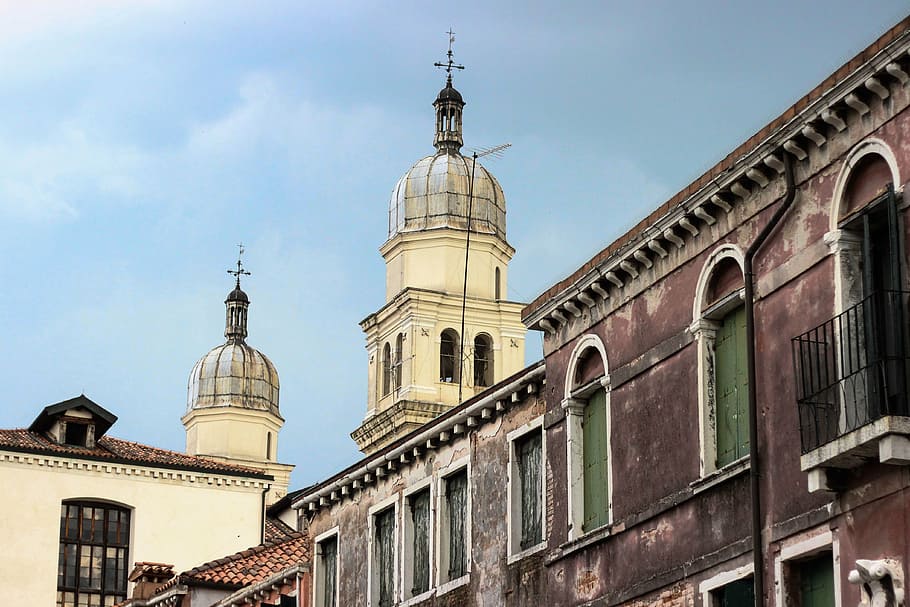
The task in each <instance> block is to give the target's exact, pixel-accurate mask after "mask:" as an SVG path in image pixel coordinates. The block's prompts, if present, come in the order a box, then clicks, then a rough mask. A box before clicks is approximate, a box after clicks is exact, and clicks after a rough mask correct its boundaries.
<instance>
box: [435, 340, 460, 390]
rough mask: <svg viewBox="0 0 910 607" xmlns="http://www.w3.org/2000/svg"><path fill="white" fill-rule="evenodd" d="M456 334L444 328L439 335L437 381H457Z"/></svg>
mask: <svg viewBox="0 0 910 607" xmlns="http://www.w3.org/2000/svg"><path fill="white" fill-rule="evenodd" d="M457 351H458V334H457V333H455V331H453V330H452V329H446V330H445V331H443V332H442V334H441V335H440V336H439V381H441V382H445V383H453V382H457V381H458V362H459V360H458V356H457V354H456V352H457Z"/></svg>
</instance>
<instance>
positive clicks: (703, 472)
mask: <svg viewBox="0 0 910 607" xmlns="http://www.w3.org/2000/svg"><path fill="white" fill-rule="evenodd" d="M727 259H732V260H733V261H735V262H736V264H737V265H738V266H739V270H740V272H741V273H742V275H743V285H744V286H742V287H740V288H739V289H736V290H735V291H732V292H731V293H728V294H727V295H725V296H723V297H721V298H720V299H719V300H718V301H716V302H713V303H710V305H708V304H709V302H707V301H706V300H707V295H708V288H709V286H710V284H711V280H712V279H713V278H714V275H715V270H716V269H717V268H718V266H719V265H720V263H721V262H722V261H724V260H727ZM744 266H745V257H744V254H743V252H742V249H740V248H739V247H738V246H737V245H734V244H729V243H727V244H722V245H720V246H719V247H717V248H716V249H714V251H712V252H711V254H710V255H709V256H708V259H707V260H706V261H705V264H704V265H703V266H702V269H701V274H700V275H699V277H698V282H697V284H696V287H695V297H694V300H693V302H692V324H690V325H689V332H690V333H691V334H692V336H693V339H694V341H695V344H696V350H697V357H698V413H699V414H698V443H699V474H700V476H701V478H705V477H709V476H711V475H714V474H715V473H719V472H722V471H731V473H732V472H736V471H739V469H740V468H741V466H742V465H743V464H744V462H747V461H748V457H749V456H748V454H746V455H745V456H744V457H740V458H738V459H736V460H734V461H732V462H729V463H727V464H725V465H724V466H722V467H718V466H717V417H716V412H717V402H716V397H715V379H716V369H715V362H716V360H715V350H714V345H715V341H716V339H717V331H718V329H719V328H720V323H719V322H718V321H719V320H721V319H723V318H724V316H725V315H726V314H728V313H729V312H731V311H733V310H735V309H736V308H738V307H739V306H744V305H748V302H746V301H745V271H744ZM747 347H748V346H747ZM747 417H748V415H747ZM749 422H750V420H748V419H747V420H746V423H747V424H748V423H749ZM746 431H747V432H748V426H747V427H746Z"/></svg>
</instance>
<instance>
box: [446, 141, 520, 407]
mask: <svg viewBox="0 0 910 607" xmlns="http://www.w3.org/2000/svg"><path fill="white" fill-rule="evenodd" d="M510 147H512V144H511V143H503V144H500V145H497V146H494V147H491V148H480V149H477V150H475V151H474V152H473V153H472V154H471V180H470V181H469V182H468V183H469V184H470V185H469V186H468V229H467V236H465V242H464V286H463V287H462V291H461V333H460V337H459V339H460V340H461V360H460V361H459V362H458V402H459V404H460V403H461V391H462V387H463V386H464V360H465V358H466V357H467V354H466V352H465V347H464V316H465V308H466V307H467V305H468V253H469V252H470V250H471V214H472V213H473V211H474V174H475V171H474V169H475V168H476V167H477V159H478V158H483V157H484V156H493V157H494V158H500V157H501V156H502V153H503V152H505V151H506V150H507V149H509V148H510Z"/></svg>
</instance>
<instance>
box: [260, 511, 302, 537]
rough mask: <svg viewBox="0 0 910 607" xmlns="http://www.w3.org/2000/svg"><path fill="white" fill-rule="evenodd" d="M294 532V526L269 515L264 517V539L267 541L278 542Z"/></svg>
mask: <svg viewBox="0 0 910 607" xmlns="http://www.w3.org/2000/svg"><path fill="white" fill-rule="evenodd" d="M294 532H295V530H294V528H293V527H291V526H290V525H288V524H286V523H285V522H284V521H282V520H281V519H278V518H274V517H271V516H268V517H266V519H265V541H267V542H280V541H281V540H284V539H287V538H288V537H289V536H291V535H293V534H294Z"/></svg>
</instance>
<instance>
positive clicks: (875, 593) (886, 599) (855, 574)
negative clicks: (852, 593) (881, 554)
mask: <svg viewBox="0 0 910 607" xmlns="http://www.w3.org/2000/svg"><path fill="white" fill-rule="evenodd" d="M847 579H848V580H850V583H851V584H862V587H861V590H860V592H861V593H862V597H863V599H862V601H861V602H860V607H866V606H869V607H900V606H902V605H903V604H904V569H903V567H901V563H900V561H898V560H896V559H881V560H878V561H871V560H865V559H860V560H858V561H856V569H854V570H852V571H851V572H850V574H849V575H848V576H847Z"/></svg>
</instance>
